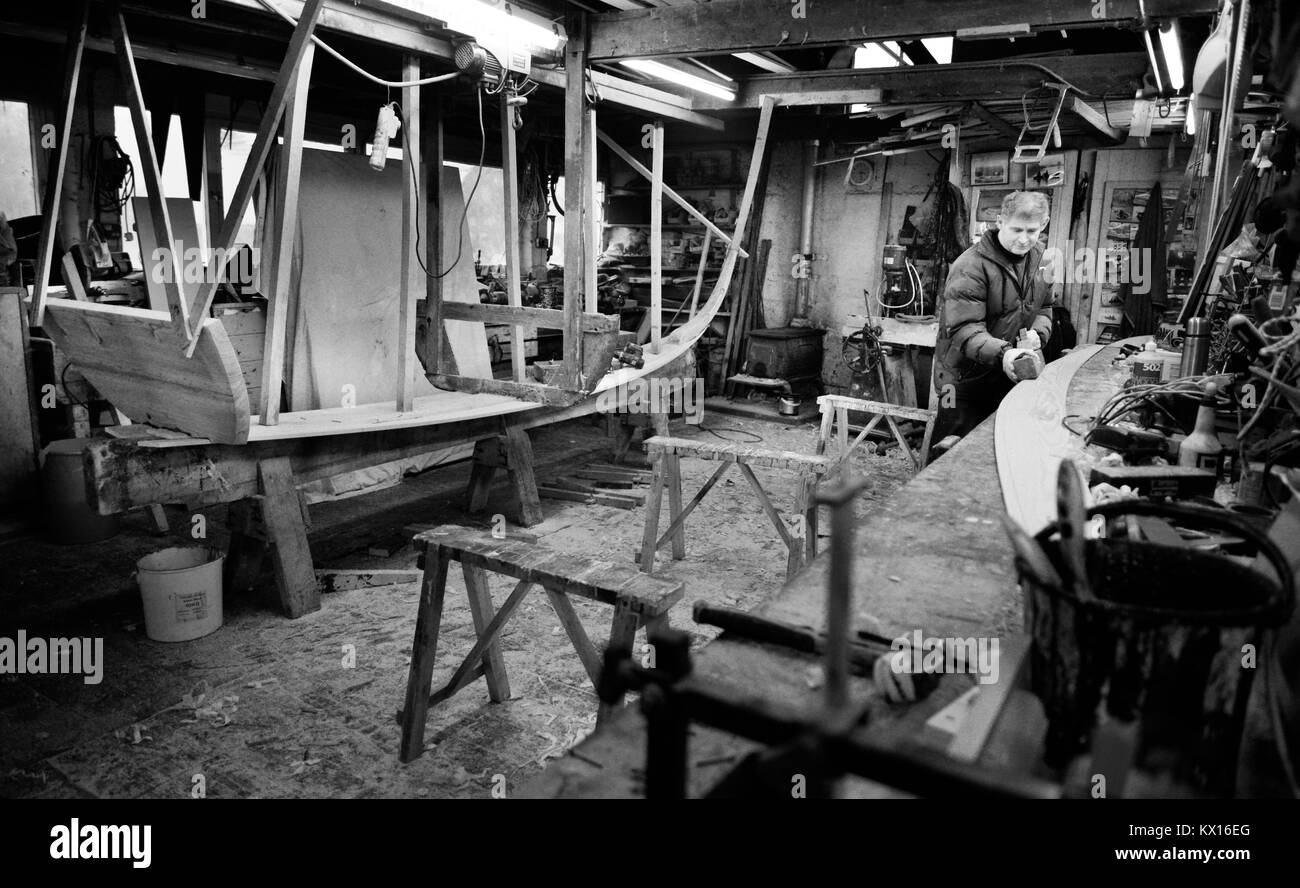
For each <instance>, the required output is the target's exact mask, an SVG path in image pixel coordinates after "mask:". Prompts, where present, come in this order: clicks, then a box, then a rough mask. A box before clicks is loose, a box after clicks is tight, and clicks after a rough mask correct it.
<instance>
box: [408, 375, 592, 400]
mask: <svg viewBox="0 0 1300 888" xmlns="http://www.w3.org/2000/svg"><path fill="white" fill-rule="evenodd" d="M428 377H429V381H430V382H431V383H433V384H434V385H435V386H437V387H438V388H440V389H445V390H447V391H453V392H465V393H467V394H471V395H480V394H488V395H505V396H506V397H510V398H519V399H521V400H524V401H531V402H533V403H535V404H550V405H552V406H555V407H568V406H570V405H572V404H576V403H577V402H578V401H580V400H582V398H583V397H584V393H583V392H577V391H570V390H569V389H562V388H556V387H555V386H553V385H543V384H542V383H539V382H515V381H513V380H509V379H483V378H481V377H478V376H452V375H449V374H439V375H436V376H435V375H434V374H428Z"/></svg>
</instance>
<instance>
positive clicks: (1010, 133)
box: [970, 102, 1020, 142]
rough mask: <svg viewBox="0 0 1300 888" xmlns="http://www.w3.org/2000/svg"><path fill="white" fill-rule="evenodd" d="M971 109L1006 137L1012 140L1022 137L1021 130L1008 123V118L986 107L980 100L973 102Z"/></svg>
mask: <svg viewBox="0 0 1300 888" xmlns="http://www.w3.org/2000/svg"><path fill="white" fill-rule="evenodd" d="M970 109H971V111H972V112H973V113H974V114H975V116H976V117H978V118H979V119H980V120H982V121H984V122H985V123H987V124H988V125H989V126H991V127H993V129H994V130H995V131H997V132H998V133H999V134H1001V135H1003V136H1005V137H1006V138H1008V139H1010V140H1011V141H1013V142H1014V141H1016V140H1017V139H1019V138H1020V130H1018V129H1016V128H1015V127H1014V126H1012V125H1011V124H1010V123H1008V122H1007V121H1006V118H1004V117H1002V116H1000V115H998V114H994V113H993V112H992V111H990V110H989V109H988V108H985V107H984V106H983V105H981V104H980V103H979V102H971V104H970Z"/></svg>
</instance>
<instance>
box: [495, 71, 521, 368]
mask: <svg viewBox="0 0 1300 888" xmlns="http://www.w3.org/2000/svg"><path fill="white" fill-rule="evenodd" d="M509 95H510V93H509V92H502V93H501V190H502V192H503V200H502V204H504V207H503V209H504V211H505V233H506V300H507V303H508V304H509V305H510V306H511V307H513V308H520V307H522V306H523V302H522V301H521V297H520V293H519V290H520V288H521V287H522V286H523V279H522V275H521V274H520V271H519V170H518V167H519V156H518V154H517V153H516V152H517V148H516V145H515V126H514V116H515V112H514V108H512V107H511V105H510V102H509V101H508V97H509ZM510 369H511V371H512V372H513V374H514V379H515V382H523V381H524V380H525V373H526V372H527V370H528V367H527V363H526V361H525V359H524V328H523V327H519V326H515V327H511V328H510Z"/></svg>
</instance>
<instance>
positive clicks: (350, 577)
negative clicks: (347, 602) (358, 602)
mask: <svg viewBox="0 0 1300 888" xmlns="http://www.w3.org/2000/svg"><path fill="white" fill-rule="evenodd" d="M419 581H420V571H418V570H335V569H331V570H318V571H316V582H317V583H318V584H319V585H320V590H321V592H322V593H329V592H351V591H353V590H356V589H378V588H382V587H384V586H400V585H402V584H404V583H418V582H419Z"/></svg>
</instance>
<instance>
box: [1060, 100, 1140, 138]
mask: <svg viewBox="0 0 1300 888" xmlns="http://www.w3.org/2000/svg"><path fill="white" fill-rule="evenodd" d="M1065 107H1066V108H1068V109H1070V110H1071V111H1073V112H1074V113H1075V115H1077V116H1078V117H1079V118H1080V119H1081V120H1082V121H1083V122H1084V123H1086V124H1088V125H1089V126H1090V127H1092V128H1093V129H1095V130H1096V131H1097V132H1099V133H1101V134H1102V135H1103V136H1105V137H1106V138H1108V139H1112V140H1113V141H1116V142H1122V141H1124V139H1125V138H1126V137H1127V133H1125V132H1124V130H1122V129H1120V128H1119V127H1117V126H1111V125H1110V123H1109V122H1108V121H1107V120H1106V117H1105V115H1103V114H1102V113H1101V112H1100V111H1098V110H1097V109H1096V108H1094V107H1092V106H1091V105H1089V104H1088V103H1087V102H1085V101H1084V100H1083V99H1081V98H1079V97H1078V96H1073V95H1072V96H1067V97H1066V99H1065Z"/></svg>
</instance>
